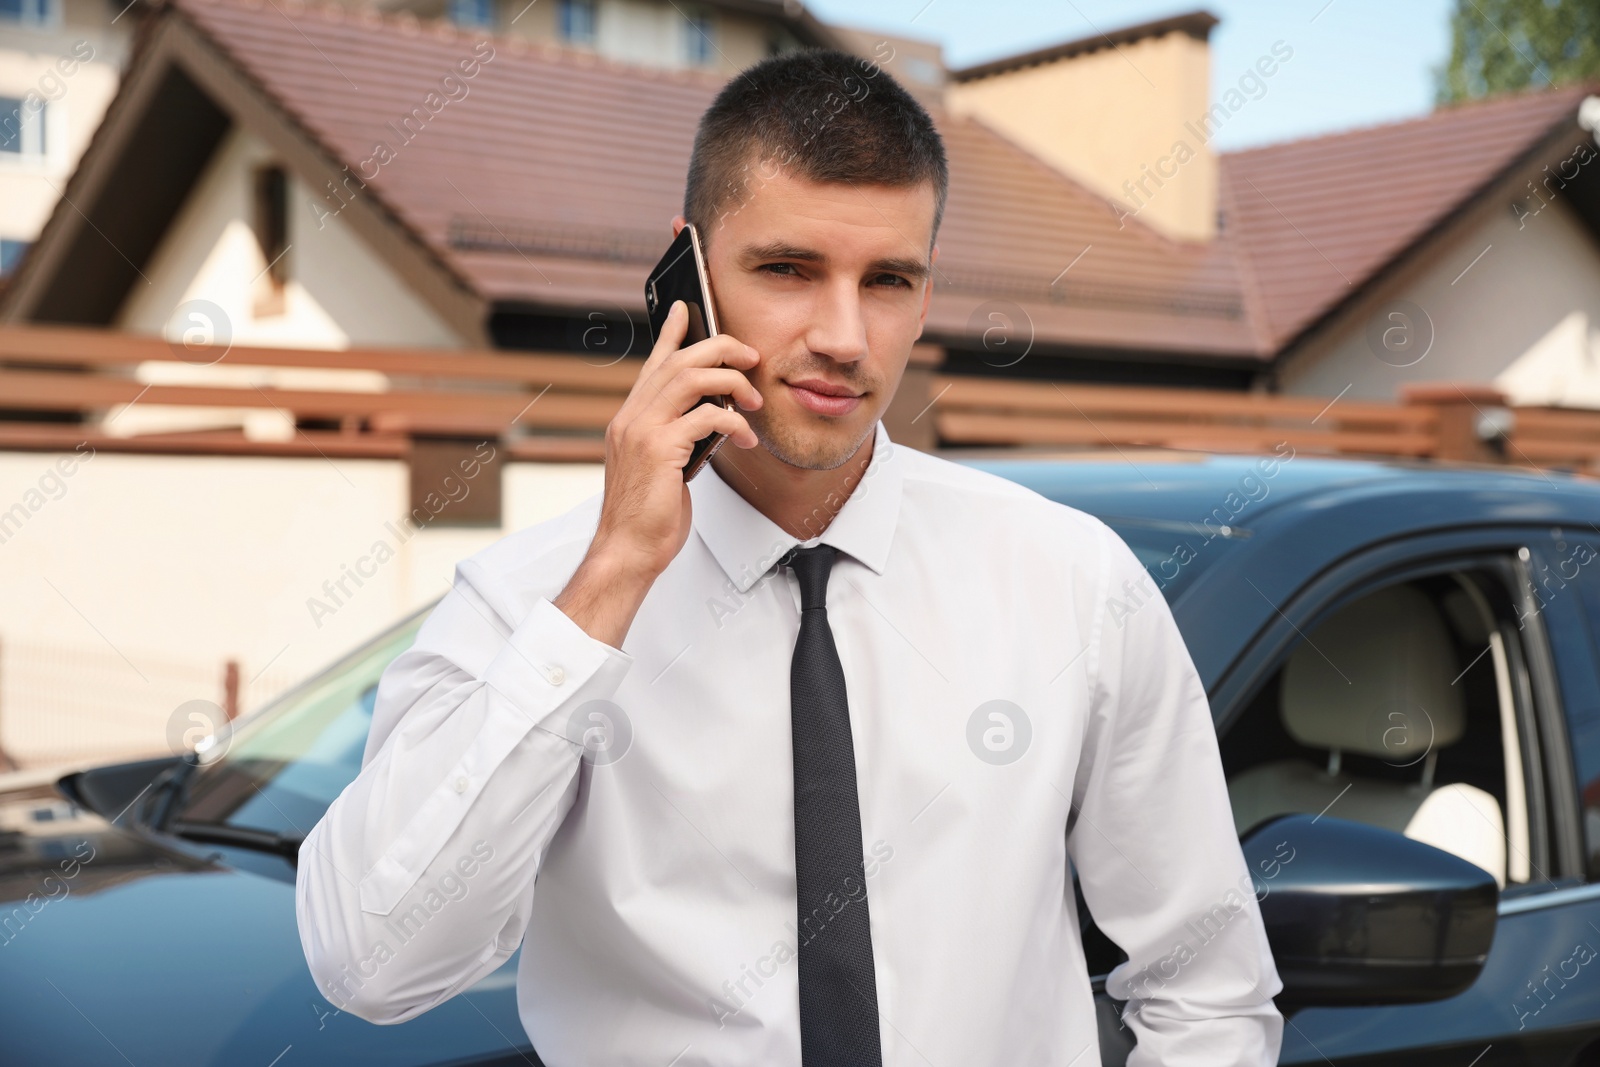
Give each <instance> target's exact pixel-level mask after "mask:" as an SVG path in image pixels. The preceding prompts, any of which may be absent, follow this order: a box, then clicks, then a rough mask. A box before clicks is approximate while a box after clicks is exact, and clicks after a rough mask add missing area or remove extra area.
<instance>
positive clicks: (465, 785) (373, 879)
mask: <svg viewBox="0 0 1600 1067" xmlns="http://www.w3.org/2000/svg"><path fill="white" fill-rule="evenodd" d="M505 640H506V643H505V646H504V647H503V648H501V649H500V651H499V652H497V653H495V655H494V658H493V659H492V660H490V661H489V665H488V667H487V668H485V670H484V672H483V678H482V680H483V682H484V683H485V685H486V686H487V687H488V690H489V692H488V693H487V694H485V696H486V697H487V698H488V699H489V706H488V709H487V714H486V716H485V718H484V720H483V723H482V725H481V726H480V727H479V728H478V730H477V732H476V734H475V735H474V736H473V739H472V743H471V744H470V745H469V746H468V748H467V749H466V751H465V752H464V753H463V755H462V757H461V759H460V760H459V761H458V762H456V764H455V765H454V766H452V767H450V768H449V770H448V772H447V773H446V774H445V775H444V777H443V779H442V780H441V781H440V782H439V783H438V784H437V785H436V786H435V787H434V789H433V791H432V792H431V793H430V794H429V796H428V798H427V799H426V800H425V801H423V803H422V806H421V807H420V808H419V809H418V810H417V812H416V814H415V816H413V818H412V819H411V820H410V823H409V825H408V827H407V829H406V830H405V832H403V833H401V834H400V835H399V836H398V837H397V838H396V839H395V840H394V841H393V842H392V843H391V844H390V846H389V848H388V849H387V850H386V852H385V853H384V855H383V856H382V858H380V859H379V860H378V862H377V863H375V864H374V865H373V867H372V869H371V870H369V871H368V872H367V874H366V876H365V877H364V878H362V879H361V884H360V887H359V892H360V897H361V910H362V911H365V912H372V913H376V914H380V915H387V914H388V913H389V912H391V911H393V910H394V906H395V904H396V903H397V902H398V901H399V900H400V898H401V896H403V895H404V893H405V892H406V891H407V890H408V889H409V888H410V887H411V886H412V885H413V884H414V883H415V882H416V880H417V879H418V878H419V877H420V876H421V874H422V872H423V870H424V869H426V868H427V866H428V864H429V863H430V862H432V860H433V858H434V857H436V856H437V855H438V854H439V852H440V850H441V849H442V848H444V846H445V844H446V842H447V841H449V839H450V838H451V836H453V835H454V834H455V833H456V832H457V831H458V829H459V827H460V826H461V823H462V821H463V820H464V819H466V817H467V812H468V809H470V808H471V807H472V804H473V802H474V801H475V800H476V799H477V798H478V795H479V794H480V793H482V792H483V789H484V787H485V786H486V785H487V783H488V781H489V778H490V776H491V775H493V774H494V772H495V770H496V769H498V768H499V767H500V765H501V764H503V763H504V762H505V760H506V758H507V757H508V756H510V754H511V752H512V750H513V749H515V748H516V747H517V746H518V745H519V744H520V743H521V742H522V741H523V739H524V738H526V737H527V736H528V731H529V729H530V728H537V729H539V730H541V731H543V732H544V733H547V734H553V735H555V736H556V737H560V738H564V739H565V740H567V741H568V742H569V744H567V745H565V746H561V745H559V742H551V743H547V744H540V745H534V746H532V747H531V748H530V749H529V752H530V755H531V754H532V753H536V752H541V751H542V752H543V755H541V756H540V757H539V758H541V759H546V758H548V759H555V758H558V755H557V750H555V749H551V748H550V744H556V745H558V747H559V749H561V750H562V751H561V758H563V759H564V760H573V761H575V760H576V759H577V758H578V754H579V751H580V750H581V748H582V739H581V735H579V736H573V731H570V730H569V729H568V728H567V725H568V722H569V721H570V720H571V718H572V716H573V715H574V714H575V713H576V711H577V709H578V708H581V707H584V706H585V705H586V704H588V703H589V702H590V701H593V700H600V699H604V698H606V697H609V696H611V694H613V693H615V692H616V690H617V686H618V685H620V684H621V682H622V678H623V676H624V675H625V674H627V672H628V669H629V667H631V666H632V665H633V657H632V656H630V655H629V654H628V653H626V652H623V651H621V650H620V649H616V648H612V647H611V646H610V645H608V644H606V643H605V642H604V641H600V640H597V639H596V638H594V637H591V636H590V635H589V634H588V632H587V631H585V630H584V629H583V628H582V627H581V626H579V625H578V624H577V623H575V622H573V621H572V619H571V617H570V616H568V615H567V614H566V613H565V612H563V611H562V610H561V609H560V608H558V607H556V606H555V605H554V604H553V603H551V602H550V600H549V599H548V598H544V597H541V598H540V599H539V600H538V602H537V603H535V604H534V606H533V609H532V610H531V611H529V612H528V615H527V617H526V618H524V619H523V620H522V622H521V623H520V624H518V626H517V627H516V629H514V630H513V631H512V632H511V634H510V636H508V637H507V638H506V639H505Z"/></svg>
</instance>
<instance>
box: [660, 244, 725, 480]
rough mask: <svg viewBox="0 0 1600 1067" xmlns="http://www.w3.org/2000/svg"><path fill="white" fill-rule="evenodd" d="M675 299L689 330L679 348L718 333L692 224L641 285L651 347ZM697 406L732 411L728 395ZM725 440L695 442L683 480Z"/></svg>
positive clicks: (705, 399) (720, 436) (701, 252)
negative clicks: (681, 304)
mask: <svg viewBox="0 0 1600 1067" xmlns="http://www.w3.org/2000/svg"><path fill="white" fill-rule="evenodd" d="M674 300H682V301H683V302H684V304H686V305H687V306H688V308H689V329H688V332H687V333H685V334H684V338H683V345H682V346H680V347H687V346H689V345H692V344H695V343H696V342H698V341H704V340H705V339H706V338H707V337H710V336H712V335H713V334H716V333H717V332H719V331H718V330H717V310H716V305H715V304H713V303H712V300H711V279H710V277H709V276H708V275H707V274H706V257H705V250H704V249H703V248H702V247H701V244H700V234H699V233H698V232H696V231H695V228H694V223H692V222H691V223H688V224H687V225H685V226H684V227H683V229H681V230H679V231H678V236H677V237H676V238H675V239H674V240H673V242H672V246H671V247H670V248H668V249H667V254H666V255H664V256H662V257H661V262H659V263H657V264H656V265H655V269H654V270H652V271H651V272H650V276H649V278H647V279H646V280H645V283H644V306H645V308H646V310H647V311H648V312H649V314H650V344H651V347H652V348H653V347H654V346H655V342H656V341H657V339H659V338H660V336H661V327H662V325H663V324H665V323H666V321H667V312H669V311H671V310H672V302H673V301H674ZM699 403H700V404H720V405H721V406H723V407H725V408H727V409H728V410H729V411H733V410H734V403H733V397H731V396H703V397H701V398H700V401H699ZM696 406H697V407H698V406H699V404H697V405H696ZM727 439H728V435H727V434H725V433H711V434H707V435H706V436H705V437H702V438H701V439H700V440H698V441H696V442H695V445H694V450H693V451H692V452H690V453H689V462H688V463H685V464H684V465H683V480H684V481H686V482H687V481H689V480H690V479H692V478H693V477H694V476H695V475H696V474H699V473H700V470H701V468H702V467H704V466H705V465H706V464H707V463H709V462H711V457H712V456H714V455H716V454H717V449H719V448H721V447H722V442H724V441H726V440H727Z"/></svg>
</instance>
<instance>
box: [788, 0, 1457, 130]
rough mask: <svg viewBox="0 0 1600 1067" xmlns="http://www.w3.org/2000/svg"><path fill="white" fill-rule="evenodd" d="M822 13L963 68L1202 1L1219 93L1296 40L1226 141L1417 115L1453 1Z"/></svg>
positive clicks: (969, 1) (1023, 1) (845, 6)
mask: <svg viewBox="0 0 1600 1067" xmlns="http://www.w3.org/2000/svg"><path fill="white" fill-rule="evenodd" d="M808 6H809V7H810V8H811V9H812V11H814V12H815V13H816V14H817V15H818V16H819V17H820V18H822V19H823V20H824V21H828V22H839V23H843V24H846V25H852V26H861V27H865V28H869V29H875V30H879V31H883V32H889V33H899V34H904V35H906V36H911V37H923V38H927V39H931V40H936V41H939V42H941V43H942V44H943V45H944V53H945V62H946V63H947V64H949V65H950V66H958V67H959V66H967V65H969V64H972V63H980V62H983V61H985V60H988V59H994V58H996V57H999V56H1004V55H1010V54H1012V53H1015V52H1025V51H1028V50H1030V49H1034V48H1039V47H1042V46H1044V45H1049V44H1055V43H1058V42H1060V41H1068V40H1073V39H1075V38H1078V37H1087V36H1089V35H1091V34H1094V33H1096V32H1099V31H1106V30H1112V29H1117V28H1120V27H1123V26H1131V25H1134V24H1136V23H1140V22H1146V21H1148V20H1150V19H1155V18H1163V17H1165V16H1168V15H1176V14H1181V13H1183V12H1186V11H1193V10H1195V9H1197V8H1201V7H1203V8H1204V9H1205V10H1207V11H1210V12H1211V13H1212V14H1213V15H1216V16H1217V17H1218V18H1220V19H1221V20H1222V22H1221V24H1220V25H1219V26H1218V27H1217V28H1216V29H1215V30H1213V31H1212V35H1211V60H1212V67H1211V79H1212V91H1213V95H1215V94H1216V93H1217V92H1218V91H1220V89H1221V88H1225V87H1227V86H1228V85H1231V84H1232V83H1233V82H1235V81H1237V80H1238V77H1239V75H1240V74H1242V73H1243V72H1244V70H1245V69H1246V68H1247V67H1249V66H1250V65H1251V64H1253V63H1254V62H1255V61H1256V58H1257V57H1258V56H1261V55H1263V54H1265V53H1266V52H1267V51H1268V49H1270V48H1271V46H1272V44H1273V42H1274V41H1279V40H1281V41H1284V42H1285V43H1287V44H1288V45H1289V46H1290V47H1291V48H1293V49H1294V58H1293V60H1292V61H1290V62H1289V63H1286V64H1284V66H1283V68H1282V69H1281V70H1280V71H1279V72H1278V74H1277V76H1275V77H1274V78H1273V79H1272V81H1271V83H1270V90H1269V92H1268V93H1267V95H1266V96H1265V97H1263V98H1262V99H1261V100H1259V101H1252V102H1251V104H1250V106H1249V107H1248V108H1246V109H1245V110H1244V111H1242V112H1240V113H1239V114H1238V115H1237V116H1235V117H1234V118H1233V119H1230V120H1229V122H1228V126H1227V128H1226V129H1225V130H1223V131H1222V132H1221V133H1220V134H1219V136H1218V137H1217V139H1216V144H1217V146H1218V147H1220V148H1223V149H1233V148H1246V147H1250V146H1252V145H1258V144H1267V143H1271V142H1274V141H1284V140H1290V139H1293V138H1297V137H1308V136H1312V135H1315V134H1321V133H1329V132H1332V131H1335V130H1346V129H1350V128H1352V127H1356V126H1370V125H1372V124H1374V123H1379V122H1391V121H1394V120H1396V119H1402V118H1411V117H1413V116H1416V115H1421V114H1425V113H1426V112H1427V111H1429V110H1431V109H1432V106H1433V68H1434V67H1436V66H1438V65H1439V64H1441V63H1443V62H1444V60H1445V58H1446V57H1447V56H1448V55H1449V49H1450V28H1449V15H1450V11H1451V10H1452V8H1453V6H1454V5H1453V4H1452V2H1451V0H1332V2H1331V3H1330V2H1329V0H1211V2H1209V3H1203V4H1202V3H1162V2H1150V0H982V2H979V0H932V2H931V3H930V2H929V0H872V2H871V4H870V5H867V4H863V3H862V2H861V0H810V3H809V4H808Z"/></svg>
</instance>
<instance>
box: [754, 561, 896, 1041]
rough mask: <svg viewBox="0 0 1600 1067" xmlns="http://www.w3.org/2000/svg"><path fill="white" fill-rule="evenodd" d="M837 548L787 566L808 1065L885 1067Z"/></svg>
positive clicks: (803, 1017)
mask: <svg viewBox="0 0 1600 1067" xmlns="http://www.w3.org/2000/svg"><path fill="white" fill-rule="evenodd" d="M836 554H837V550H836V549H834V547H833V546H832V545H820V544H819V545H817V546H815V547H813V548H799V547H796V548H794V549H793V550H791V551H790V552H789V554H788V555H786V556H784V558H783V559H782V560H780V561H779V562H780V564H782V565H784V566H788V567H790V568H792V569H793V570H794V573H795V577H796V578H797V579H798V580H799V582H800V636H799V637H798V638H797V639H796V640H795V645H794V664H793V667H792V668H791V671H790V679H789V697H790V708H789V717H790V725H791V729H792V730H793V732H794V869H795V896H796V901H797V912H798V920H799V921H798V923H797V929H798V931H799V935H798V939H799V942H800V943H799V954H800V1058H801V1062H802V1063H804V1064H805V1067H857V1065H867V1064H870V1065H872V1067H880V1065H881V1064H882V1063H883V1054H882V1051H881V1050H880V1049H879V1047H878V983H877V978H876V976H875V973H874V971H873V966H872V928H871V926H870V924H869V923H868V921H867V882H866V872H865V869H864V867H865V864H864V860H863V856H862V848H861V805H860V801H859V800H858V799H857V797H856V758H855V747H854V745H853V743H852V741H851V737H850V704H849V701H848V700H847V699H846V694H845V685H844V668H843V667H841V666H840V664H839V652H838V649H837V648H836V647H835V646H834V643H833V630H832V629H830V628H829V626H828V609H827V596H828V572H829V571H830V570H831V569H832V567H833V561H834V557H835V556H836Z"/></svg>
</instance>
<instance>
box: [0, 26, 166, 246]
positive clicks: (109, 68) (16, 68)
mask: <svg viewBox="0 0 1600 1067" xmlns="http://www.w3.org/2000/svg"><path fill="white" fill-rule="evenodd" d="M137 5H138V0H131V2H129V0H124V2H123V3H114V2H113V0H10V2H8V3H4V4H0V278H3V277H4V276H5V275H6V274H8V273H9V272H10V271H11V270H12V268H14V267H15V266H16V265H17V263H18V262H20V261H21V259H22V253H23V252H24V251H25V250H26V249H27V247H28V245H29V244H31V243H32V242H33V240H34V238H35V237H37V236H38V233H39V230H40V228H41V227H43V226H44V221H45V219H46V218H47V217H48V216H49V214H50V211H51V209H52V208H53V207H54V206H55V204H56V200H57V197H59V196H60V193H61V190H62V189H63V188H64V187H65V186H66V184H67V179H68V178H69V177H70V176H71V174H72V171H73V169H74V167H75V166H76V165H77V162H78V157H79V156H80V155H81V154H82V153H83V149H84V147H85V146H86V145H87V144H88V143H89V138H90V137H91V136H92V135H93V133H94V131H95V127H97V126H99V125H100V119H101V116H103V115H104V114H105V109H106V105H107V104H109V103H110V102H111V97H112V95H113V94H115V92H116V89H117V81H118V77H119V73H120V71H121V68H122V64H123V62H124V61H125V59H126V58H127V52H128V47H129V42H130V40H131V38H132V31H133V24H134V22H135V21H136V20H137V19H138V18H139V17H140V14H141V12H140V10H139V7H138V6H137Z"/></svg>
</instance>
